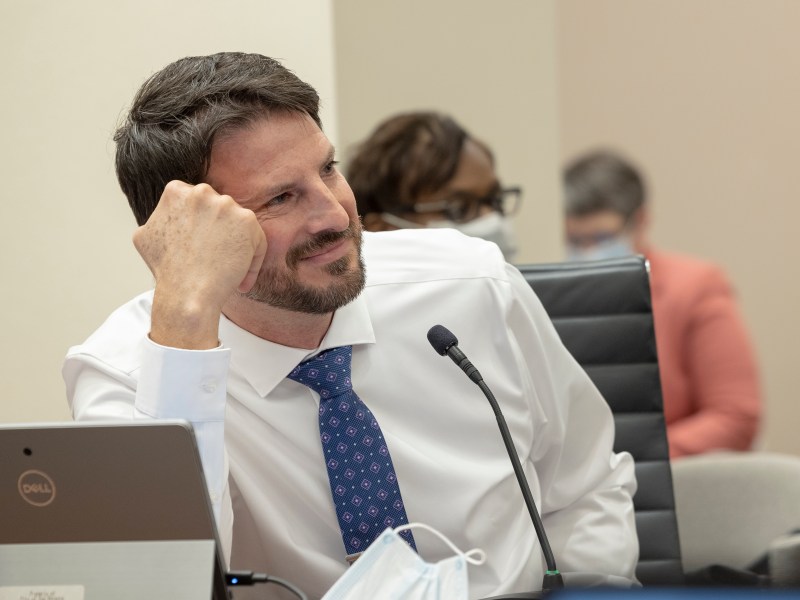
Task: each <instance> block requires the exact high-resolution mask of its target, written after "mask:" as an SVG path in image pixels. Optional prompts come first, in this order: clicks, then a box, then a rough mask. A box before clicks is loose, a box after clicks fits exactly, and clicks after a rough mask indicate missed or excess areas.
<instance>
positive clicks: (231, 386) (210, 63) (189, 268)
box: [63, 53, 638, 598]
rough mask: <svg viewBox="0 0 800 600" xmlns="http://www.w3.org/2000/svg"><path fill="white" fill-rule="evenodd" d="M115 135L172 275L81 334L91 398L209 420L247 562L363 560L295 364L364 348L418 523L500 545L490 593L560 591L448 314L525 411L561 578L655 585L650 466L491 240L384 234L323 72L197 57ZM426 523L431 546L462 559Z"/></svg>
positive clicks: (538, 491) (425, 540) (285, 566)
mask: <svg viewBox="0 0 800 600" xmlns="http://www.w3.org/2000/svg"><path fill="white" fill-rule="evenodd" d="M115 141H116V142H117V173H118V177H119V180H120V185H121V187H122V189H123V191H124V192H125V194H126V195H127V197H128V200H129V202H130V204H131V207H132V209H133V212H134V214H135V216H136V219H137V222H138V223H139V225H140V227H139V229H138V230H137V231H136V233H135V235H134V244H135V246H136V248H137V250H138V251H139V253H140V254H141V256H142V258H143V259H144V260H145V261H146V263H147V265H148V266H149V268H150V269H151V271H152V272H153V275H154V279H155V288H154V290H151V291H149V292H146V293H143V294H142V295H140V296H138V297H137V298H134V299H133V300H131V301H130V302H129V303H127V304H125V305H124V306H122V307H121V308H119V309H118V310H117V311H115V312H114V313H113V314H112V315H111V316H110V317H109V318H108V319H107V321H106V322H105V323H104V324H103V325H102V326H101V327H100V328H99V329H98V330H97V331H96V332H95V333H94V334H93V335H92V336H91V337H90V338H89V339H88V340H87V341H86V342H84V343H83V344H81V345H78V346H75V347H73V348H71V349H70V350H69V352H68V355H67V358H66V361H65V364H64V371H63V372H64V379H65V382H66V385H67V394H68V398H69V402H70V405H71V407H72V411H73V415H74V417H75V418H76V419H79V420H89V419H108V418H115V419H116V418H122V419H162V418H181V419H186V420H188V421H190V422H191V423H192V425H193V426H194V429H195V432H196V434H197V437H198V443H199V445H200V451H201V458H202V460H203V466H204V469H205V472H206V476H207V480H208V484H209V494H210V496H211V499H212V503H213V505H214V510H215V514H216V517H217V522H218V526H219V529H220V534H221V537H222V539H223V546H224V550H225V553H226V556H227V557H228V559H229V560H230V563H231V566H232V567H233V568H240V569H249V570H255V571H263V572H267V573H269V574H271V575H274V576H277V577H282V578H284V579H287V580H289V581H292V582H294V583H295V584H297V585H298V586H299V587H301V588H302V589H303V590H305V591H306V593H307V594H309V596H310V597H320V596H321V595H322V594H324V592H325V591H326V590H327V589H328V588H329V587H330V586H331V585H332V584H333V583H334V581H336V579H337V578H338V577H340V576H341V575H342V573H344V572H345V570H346V569H347V567H348V563H347V561H346V560H345V555H346V552H345V551H344V547H343V545H342V536H341V533H340V527H339V522H338V521H337V515H336V512H335V510H334V503H333V500H332V497H331V487H330V485H329V481H328V476H327V472H326V466H325V460H324V459H323V454H322V448H321V444H320V432H319V429H318V427H319V426H318V420H317V413H318V409H319V402H320V399H319V396H318V395H317V393H316V392H313V391H312V390H311V389H309V388H307V387H305V386H304V385H301V384H300V383H297V382H296V381H293V380H291V379H287V375H288V374H289V373H290V372H291V371H292V370H293V369H294V368H295V366H297V365H298V364H299V363H301V362H302V361H304V360H305V359H307V358H309V357H312V356H314V355H315V354H317V353H319V352H322V351H324V350H327V349H330V348H335V347H340V346H347V345H351V346H352V348H353V359H352V381H353V387H354V390H355V391H356V392H357V394H358V396H359V397H360V398H361V399H362V400H364V402H365V403H366V404H367V406H368V407H369V408H370V409H371V410H372V412H373V413H374V415H375V416H376V418H377V420H378V421H379V423H380V426H381V428H382V431H383V435H384V437H385V440H386V443H387V444H388V447H389V449H390V451H391V458H392V460H393V463H394V469H395V471H396V473H397V477H398V481H399V484H400V486H401V488H402V491H403V500H404V504H405V510H406V512H407V513H408V518H409V519H410V520H411V521H417V522H423V523H426V524H428V525H430V526H432V527H435V528H436V529H438V530H440V531H441V532H443V533H444V534H445V535H447V536H448V537H449V538H450V539H451V540H452V541H453V542H455V544H456V545H457V546H459V547H460V548H462V549H468V548H473V547H480V548H482V549H483V550H485V551H486V553H487V556H488V561H487V563H486V564H485V565H483V566H480V567H471V568H470V595H471V597H473V598H480V597H485V596H490V595H496V594H500V593H503V592H512V591H529V590H535V589H538V588H539V587H540V586H541V582H542V574H543V569H544V563H543V558H542V552H541V549H540V547H539V544H538V542H537V539H536V536H535V534H534V531H533V527H532V525H531V523H530V519H529V515H528V513H527V509H526V506H525V503H524V501H523V498H522V494H521V493H520V491H519V489H518V486H517V481H516V479H515V476H514V472H513V468H512V466H511V463H510V461H509V459H508V455H507V454H506V450H505V447H504V445H503V442H502V440H501V437H500V434H499V431H498V428H497V424H496V422H495V418H494V415H493V413H492V411H491V408H490V407H489V405H488V403H487V402H486V400H485V399H484V398H483V396H482V395H481V393H480V390H479V389H478V388H477V387H476V386H475V385H474V384H473V383H472V382H471V381H469V380H468V378H467V377H466V376H465V375H464V373H462V372H460V371H459V369H458V368H457V367H456V366H455V365H453V364H452V363H450V361H449V360H446V359H443V358H442V357H440V356H438V355H437V354H436V353H435V352H434V351H433V349H432V348H431V347H430V345H429V343H428V341H427V340H426V332H427V331H428V329H429V328H430V327H431V326H432V325H435V324H443V325H445V326H446V327H448V328H450V329H451V330H452V331H454V332H455V333H456V334H457V335H458V336H459V339H460V344H459V345H460V347H461V348H462V349H463V350H464V351H465V352H466V353H467V354H468V355H469V357H470V358H471V359H472V362H473V363H474V364H475V365H476V366H477V367H478V368H479V369H480V370H481V373H482V374H483V377H484V379H485V380H486V381H487V383H488V384H489V386H490V387H491V388H492V390H493V392H494V394H495V396H496V397H497V400H498V402H499V404H500V406H501V407H502V409H503V412H504V414H505V418H506V421H507V423H508V426H509V429H510V431H511V433H512V435H513V437H514V442H515V445H516V450H517V453H518V455H519V457H520V460H521V462H522V464H523V467H524V469H525V472H526V474H527V477H528V481H529V483H530V485H531V488H532V492H533V496H534V498H535V500H536V502H537V505H538V507H539V509H540V511H541V513H542V516H543V521H544V525H545V528H546V530H547V532H548V534H549V538H550V544H551V546H552V549H553V552H554V554H555V557H556V560H557V561H558V566H559V568H560V570H561V571H562V572H569V571H591V572H595V573H597V572H599V573H606V574H609V575H620V576H623V577H628V578H633V577H634V570H635V565H636V561H637V556H638V545H637V540H636V531H635V526H634V518H633V506H632V502H631V496H632V494H633V493H634V491H635V480H634V475H633V461H632V460H631V457H630V456H629V455H627V454H625V453H623V454H614V453H613V451H612V444H613V437H614V430H613V420H612V417H611V414H610V411H609V409H608V407H607V405H606V403H605V402H604V401H603V399H602V398H601V397H600V395H599V393H598V392H597V390H596V389H595V388H594V386H593V385H592V384H591V383H590V381H589V379H588V378H587V376H586V375H585V374H584V372H583V371H582V370H581V368H580V367H579V366H578V365H577V364H576V363H575V361H574V360H573V359H572V357H571V356H570V355H569V354H568V353H567V351H566V350H565V349H564V347H563V346H562V344H561V342H560V341H559V339H558V336H557V334H556V333H555V331H554V329H553V327H552V325H551V323H550V320H549V319H548V317H547V315H546V314H545V312H544V310H543V309H542V306H541V304H540V303H539V301H538V299H537V298H536V296H535V295H534V294H533V292H532V291H531V289H530V288H529V286H528V285H527V284H526V282H525V281H524V279H523V278H522V276H521V275H520V274H519V272H518V271H517V270H516V269H515V268H514V267H512V266H511V265H509V264H507V263H506V262H505V261H504V260H503V257H502V255H501V253H500V251H499V250H498V248H497V247H496V246H495V245H494V244H491V243H489V242H485V241H483V240H479V239H476V238H468V237H466V236H464V235H462V234H460V233H458V232H456V231H452V230H444V229H442V230H438V229H437V230H421V231H412V230H400V231H396V232H386V233H362V229H361V223H360V221H359V217H358V215H357V213H356V208H355V201H354V198H353V195H352V192H351V191H350V188H349V186H348V185H347V182H346V181H345V180H344V178H343V177H342V176H341V174H340V173H339V171H338V170H337V168H336V162H335V160H334V151H333V148H332V146H331V144H330V142H329V141H328V139H327V138H326V136H325V134H324V133H323V132H322V130H321V127H320V121H319V116H318V98H317V94H316V92H315V91H314V90H313V88H311V86H309V85H308V84H305V83H303V82H302V81H300V80H299V79H297V77H296V76H295V75H294V74H293V73H291V72H290V71H288V70H287V69H285V68H284V67H283V66H281V65H280V64H279V63H278V62H276V61H274V60H272V59H269V58H266V57H263V56H260V55H252V54H251V55H247V54H240V53H220V54H216V55H213V56H207V57H190V58H185V59H181V60H179V61H177V62H175V63H173V64H171V65H169V66H167V67H166V68H165V69H163V70H162V71H160V72H158V73H156V74H155V75H153V76H152V77H151V78H150V79H149V80H148V81H147V82H146V83H145V84H144V85H143V86H142V88H141V89H140V91H139V92H138V94H137V96H136V98H135V99H134V103H133V106H132V108H131V110H130V113H129V115H128V118H127V121H126V122H125V123H124V124H123V125H122V126H121V127H120V129H119V130H118V131H117V134H116V135H115ZM415 537H416V545H417V549H418V551H419V553H420V555H421V556H422V557H423V558H424V559H425V560H427V561H429V562H434V561H437V560H440V559H442V558H444V557H446V556H448V555H449V554H450V550H449V549H448V548H446V547H444V546H443V544H441V542H440V541H438V540H437V539H436V538H435V537H433V536H428V535H426V534H425V532H424V531H423V532H421V533H418V534H416V536H415ZM259 592H260V593H261V596H263V594H264V590H259ZM238 597H240V594H239V593H237V598H238ZM242 597H244V596H242Z"/></svg>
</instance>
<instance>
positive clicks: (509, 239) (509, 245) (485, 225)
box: [381, 211, 518, 262]
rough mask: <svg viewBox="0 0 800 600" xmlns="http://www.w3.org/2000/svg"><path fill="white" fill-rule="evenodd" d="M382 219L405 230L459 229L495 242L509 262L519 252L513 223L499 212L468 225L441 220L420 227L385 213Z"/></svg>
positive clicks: (491, 213) (484, 216)
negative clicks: (426, 228) (427, 228)
mask: <svg viewBox="0 0 800 600" xmlns="http://www.w3.org/2000/svg"><path fill="white" fill-rule="evenodd" d="M381 217H382V218H383V220H384V221H386V222H387V223H389V224H390V225H394V226H395V227H400V228H403V229H408V228H413V229H420V228H425V227H429V228H431V229H458V230H459V231H460V232H461V233H463V234H465V235H469V236H472V237H478V238H483V239H484V240H488V241H490V242H494V243H495V244H497V246H498V247H499V248H500V251H501V252H502V253H503V256H504V257H505V259H506V261H508V262H512V261H513V259H514V256H515V255H516V253H517V250H518V247H517V241H516V238H515V237H514V230H513V229H512V227H511V222H510V221H509V220H508V219H507V218H506V217H504V216H503V215H501V214H500V213H499V212H497V211H492V212H490V213H487V214H485V215H482V216H480V217H478V218H477V219H473V220H472V221H468V222H467V223H456V222H455V221H450V220H447V219H440V220H438V221H429V222H428V223H427V224H425V225H420V224H419V223H414V222H413V221H409V220H407V219H404V218H402V217H398V216H397V215H393V214H390V213H383V214H382V215H381Z"/></svg>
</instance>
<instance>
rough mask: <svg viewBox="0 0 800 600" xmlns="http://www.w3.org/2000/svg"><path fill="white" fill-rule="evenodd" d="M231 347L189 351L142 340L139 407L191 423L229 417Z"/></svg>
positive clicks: (139, 408)
mask: <svg viewBox="0 0 800 600" xmlns="http://www.w3.org/2000/svg"><path fill="white" fill-rule="evenodd" d="M230 357H231V351H230V349H229V348H223V347H221V346H220V347H218V348H213V349H211V350H185V349H181V348H170V347H167V346H161V345H159V344H156V343H155V342H154V341H153V340H151V339H150V338H149V337H145V339H144V340H143V342H142V363H141V370H140V372H139V383H138V386H137V388H136V409H137V410H139V411H140V412H142V413H144V414H146V415H149V416H151V417H153V418H156V419H185V420H187V421H190V422H202V421H222V420H223V419H224V418H225V398H226V385H225V383H226V379H227V375H228V366H229V364H230Z"/></svg>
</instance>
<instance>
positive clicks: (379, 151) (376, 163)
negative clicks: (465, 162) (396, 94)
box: [347, 112, 470, 216]
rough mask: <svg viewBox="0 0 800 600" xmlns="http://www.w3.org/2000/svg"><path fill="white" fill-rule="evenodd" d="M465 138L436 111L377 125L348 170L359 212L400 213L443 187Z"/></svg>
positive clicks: (463, 133)
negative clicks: (422, 197) (424, 195)
mask: <svg viewBox="0 0 800 600" xmlns="http://www.w3.org/2000/svg"><path fill="white" fill-rule="evenodd" d="M467 139H470V136H469V134H468V133H467V132H466V131H465V130H464V128H462V127H461V126H460V125H459V124H458V123H457V122H456V121H455V120H454V119H452V118H451V117H448V116H446V115H442V114H439V113H435V112H413V113H404V114H399V115H396V116H393V117H391V118H389V119H387V120H385V121H383V122H382V123H380V124H379V125H378V126H377V127H376V128H375V130H374V131H373V132H372V133H371V134H370V135H369V137H368V138H367V139H366V140H364V141H363V142H362V143H361V144H360V145H359V146H358V147H357V148H356V150H355V152H354V154H353V156H352V157H351V158H350V161H349V165H348V166H347V180H348V182H349V183H350V187H351V188H352V189H353V194H354V195H355V197H356V203H357V205H358V212H359V214H361V215H362V216H363V215H366V214H369V213H381V212H389V213H395V214H399V213H402V212H404V211H405V210H406V209H408V207H410V206H412V205H413V204H414V203H415V202H416V200H417V198H418V197H419V196H420V195H421V194H425V193H430V192H435V191H437V190H439V189H440V188H442V187H443V186H444V185H445V184H446V183H447V182H448V181H450V179H452V178H453V175H454V174H455V172H456V168H457V167H458V163H459V161H460V159H461V149H462V148H463V146H464V142H465V141H466V140H467Z"/></svg>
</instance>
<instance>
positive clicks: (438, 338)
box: [428, 325, 458, 356]
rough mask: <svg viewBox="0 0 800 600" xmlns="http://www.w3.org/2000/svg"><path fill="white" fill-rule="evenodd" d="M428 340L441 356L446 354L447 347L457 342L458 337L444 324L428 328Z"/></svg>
mask: <svg viewBox="0 0 800 600" xmlns="http://www.w3.org/2000/svg"><path fill="white" fill-rule="evenodd" d="M428 341H429V342H430V343H431V346H433V349H434V350H436V351H437V352H438V353H439V354H441V355H442V356H445V355H446V354H447V350H448V349H449V348H451V347H452V346H455V345H457V344H458V338H457V337H456V336H455V335H453V332H452V331H450V330H449V329H448V328H447V327H445V326H444V325H434V326H433V327H431V328H430V329H429V330H428Z"/></svg>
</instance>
